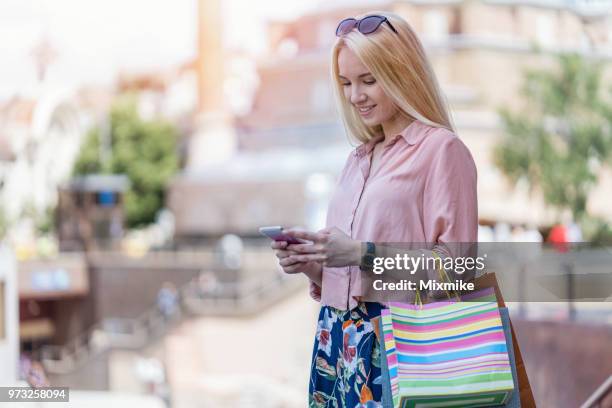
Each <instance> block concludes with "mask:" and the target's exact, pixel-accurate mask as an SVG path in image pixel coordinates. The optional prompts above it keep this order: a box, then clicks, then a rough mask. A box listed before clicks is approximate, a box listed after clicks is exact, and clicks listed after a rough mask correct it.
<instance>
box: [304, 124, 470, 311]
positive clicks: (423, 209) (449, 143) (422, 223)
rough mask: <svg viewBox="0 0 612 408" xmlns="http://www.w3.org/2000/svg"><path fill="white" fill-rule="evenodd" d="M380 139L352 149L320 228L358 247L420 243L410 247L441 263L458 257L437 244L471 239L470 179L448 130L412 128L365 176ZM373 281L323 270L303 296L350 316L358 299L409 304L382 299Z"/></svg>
mask: <svg viewBox="0 0 612 408" xmlns="http://www.w3.org/2000/svg"><path fill="white" fill-rule="evenodd" d="M382 139H383V136H382V135H381V136H379V137H378V138H375V139H373V140H371V141H369V142H368V143H365V144H362V145H360V146H359V147H357V148H356V149H355V150H354V151H353V152H352V153H351V154H350V156H349V157H348V159H347V161H346V164H345V166H344V169H343V170H342V172H341V174H340V177H339V179H338V184H337V186H336V191H335V192H334V195H333V197H332V199H331V201H330V204H329V209H328V213H327V226H328V227H331V226H335V227H337V228H339V229H340V230H342V231H344V232H345V233H346V234H347V235H349V236H351V237H352V238H353V239H358V240H360V241H372V242H377V243H413V245H414V243H422V245H418V244H417V246H416V247H419V248H423V249H425V248H429V249H430V250H433V251H435V252H436V254H438V255H439V256H441V257H442V258H444V257H445V256H461V255H464V256H465V254H462V253H460V252H461V251H463V250H459V249H457V248H458V247H453V249H449V246H448V245H443V244H444V243H458V242H463V243H466V242H471V243H474V242H476V240H477V231H478V204H477V194H476V177H477V175H476V166H475V164H474V159H473V158H472V155H471V154H470V151H469V150H468V148H467V147H466V146H465V144H463V142H462V141H461V140H460V139H459V138H458V137H457V136H456V135H455V134H454V133H452V132H451V131H449V130H446V129H441V128H435V127H431V126H428V125H426V124H424V123H422V122H420V121H414V122H412V123H411V124H410V125H409V126H408V127H406V128H405V129H404V130H403V131H402V133H401V134H399V135H396V136H395V137H393V138H392V140H390V141H389V142H390V143H389V145H388V146H386V147H385V150H384V151H383V152H382V155H381V158H380V160H379V162H378V163H379V165H378V168H377V169H376V170H375V172H374V173H372V174H370V162H371V158H372V150H373V149H374V145H375V144H376V143H377V142H379V141H382ZM427 243H431V245H432V246H429V247H428V246H427ZM416 247H413V249H416ZM428 253H429V255H430V256H431V255H432V254H431V251H429V252H428ZM437 273H438V271H437V270H425V269H423V270H421V271H418V273H417V274H416V276H417V277H420V278H423V279H427V277H430V278H436V277H437ZM451 275H455V274H453V273H452V272H451ZM472 276H473V274H472ZM456 277H457V276H456V275H455V276H451V279H453V278H456ZM406 278H407V279H410V278H409V276H406ZM375 279H384V275H374V274H372V272H363V271H362V270H361V269H360V268H359V266H347V267H340V268H336V267H334V268H332V267H324V268H323V271H322V283H321V286H319V285H317V284H316V283H314V281H312V280H311V281H310V294H311V296H312V297H313V298H314V299H315V300H317V301H320V302H321V304H323V305H329V306H333V307H335V308H338V309H342V310H347V309H353V308H354V307H356V306H357V302H358V301H360V300H361V301H374V302H381V303H384V302H385V301H388V300H403V301H412V300H413V299H414V292H411V291H404V292H401V293H399V294H398V296H396V297H395V298H393V299H389V298H388V295H386V294H385V293H386V292H382V291H377V290H374V288H373V285H372V284H373V282H374V280H375ZM462 279H464V280H469V277H466V276H465V275H464V276H463V277H462Z"/></svg>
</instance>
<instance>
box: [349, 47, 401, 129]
mask: <svg viewBox="0 0 612 408" xmlns="http://www.w3.org/2000/svg"><path fill="white" fill-rule="evenodd" d="M338 73H339V77H340V84H341V85H342V89H343V91H344V97H345V98H346V100H347V101H348V102H349V103H350V104H351V105H352V106H353V107H354V108H355V109H356V110H357V111H358V113H359V115H361V119H362V120H363V122H364V123H365V124H366V125H368V126H376V125H382V126H383V128H385V127H386V126H385V124H388V123H391V122H393V121H394V120H395V119H397V118H398V116H399V113H400V111H399V109H398V108H397V106H395V104H394V103H393V101H392V100H391V98H389V97H388V96H387V95H386V94H385V93H384V92H383V90H382V88H381V87H380V85H379V84H378V82H377V81H376V79H375V78H374V76H373V75H372V74H371V73H370V71H369V70H368V68H367V67H366V66H365V65H363V63H362V62H361V60H360V59H359V58H358V57H357V55H356V54H355V53H354V52H353V51H351V50H350V49H349V48H348V47H342V48H341V49H340V52H339V53H338Z"/></svg>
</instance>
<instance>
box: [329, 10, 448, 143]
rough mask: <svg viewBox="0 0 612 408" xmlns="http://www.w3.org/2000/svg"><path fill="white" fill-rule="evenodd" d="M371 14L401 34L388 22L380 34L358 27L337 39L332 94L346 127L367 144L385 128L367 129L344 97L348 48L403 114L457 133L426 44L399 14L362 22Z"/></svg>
mask: <svg viewBox="0 0 612 408" xmlns="http://www.w3.org/2000/svg"><path fill="white" fill-rule="evenodd" d="M371 14H379V15H382V16H385V17H387V19H388V20H389V21H390V22H391V24H392V25H393V27H394V28H395V29H396V30H397V34H396V33H394V32H393V31H392V30H391V28H390V27H389V25H388V24H387V23H383V24H382V25H381V26H380V27H379V28H378V30H376V32H374V33H371V34H367V35H364V34H361V33H360V32H359V31H358V30H356V29H354V30H352V31H351V32H350V33H348V34H346V35H344V36H342V37H338V38H337V39H336V42H335V43H334V46H333V48H332V64H331V77H332V78H331V79H332V84H333V93H334V97H335V99H336V104H337V106H338V107H339V111H340V115H341V117H342V121H343V123H344V127H345V129H346V130H347V131H348V133H349V134H350V135H351V136H353V137H355V138H356V139H357V140H359V141H361V142H363V143H366V142H368V141H369V140H370V139H372V138H373V137H375V136H377V135H379V134H381V133H382V126H381V125H376V126H368V125H366V124H365V123H364V122H363V121H362V120H361V117H360V116H359V114H358V112H357V109H356V108H355V107H354V106H353V105H352V104H351V103H350V102H348V101H347V100H346V98H345V96H344V92H343V89H342V83H341V81H340V78H339V67H338V54H339V53H340V50H341V49H342V48H343V47H345V46H346V47H348V48H349V49H350V50H351V51H353V52H354V53H355V54H356V55H357V57H358V58H359V59H360V60H361V61H362V62H363V64H364V65H365V66H366V67H367V68H368V69H369V71H370V72H371V73H372V75H373V76H374V78H375V79H376V81H377V82H378V83H379V84H380V86H381V88H382V90H383V91H384V93H385V94H386V95H387V96H388V97H389V98H391V99H392V100H393V102H394V103H395V105H396V106H397V108H398V109H399V110H400V114H402V115H404V116H405V117H406V118H408V119H416V120H419V121H421V122H423V123H425V124H427V125H429V126H433V127H440V128H446V129H448V130H450V131H454V126H453V124H452V121H451V117H450V114H449V112H448V107H447V104H446V101H445V99H444V96H443V94H442V92H441V90H440V86H439V85H438V81H437V79H436V76H435V74H434V71H433V69H432V68H431V65H430V63H429V61H428V59H427V56H426V55H425V51H424V50H423V46H422V45H421V42H420V41H419V39H418V37H417V36H416V34H415V33H414V31H412V28H411V27H410V25H409V24H408V22H407V21H406V20H404V19H403V18H402V17H400V16H398V15H397V14H395V13H390V12H387V11H372V12H369V13H365V14H363V15H361V16H357V17H356V18H357V19H360V18H362V17H364V16H367V15H371Z"/></svg>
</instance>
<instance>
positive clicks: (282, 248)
mask: <svg viewBox="0 0 612 408" xmlns="http://www.w3.org/2000/svg"><path fill="white" fill-rule="evenodd" d="M270 246H271V247H272V249H274V250H275V251H276V257H277V258H278V263H279V265H280V266H281V268H283V271H284V272H285V273H291V274H292V273H304V274H305V275H307V276H309V277H311V278H315V277H316V276H318V275H320V274H321V271H322V265H321V263H319V262H316V261H299V260H296V259H294V258H292V256H293V255H298V253H297V252H295V251H289V250H287V249H286V248H287V242H286V241H272V244H271V245H270ZM315 281H316V279H315Z"/></svg>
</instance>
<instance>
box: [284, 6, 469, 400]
mask: <svg viewBox="0 0 612 408" xmlns="http://www.w3.org/2000/svg"><path fill="white" fill-rule="evenodd" d="M336 35H337V37H338V38H337V40H336V43H335V44H334V46H333V50H332V70H331V74H332V81H333V84H334V90H335V96H336V100H337V104H338V106H339V108H340V112H341V116H342V119H343V122H344V124H345V127H346V129H347V130H348V133H350V135H351V136H352V137H354V138H356V139H357V140H358V141H360V142H361V145H360V146H358V147H357V148H356V149H355V151H354V152H352V153H351V154H350V155H349V157H348V159H347V161H346V164H345V167H344V169H343V170H342V173H341V175H340V177H339V180H338V185H337V188H336V191H335V193H334V195H333V197H332V200H331V202H330V205H329V211H328V215H327V227H326V228H325V229H323V230H321V231H318V232H316V233H315V232H306V231H297V230H287V232H288V233H289V234H290V235H292V236H294V237H296V238H302V239H306V240H310V241H312V244H300V245H295V244H294V245H287V243H286V242H276V243H273V244H272V248H274V249H275V250H276V255H277V257H278V258H279V260H280V261H279V263H280V265H281V266H282V267H283V269H284V271H285V272H286V273H304V274H305V275H306V276H308V278H309V279H310V285H311V295H312V297H313V298H314V299H316V300H318V301H320V303H321V311H320V314H319V325H318V329H317V336H316V339H315V344H314V351H313V356H312V365H311V367H312V371H311V376H310V401H309V402H310V406H311V407H351V408H353V407H376V406H381V405H380V404H381V393H382V390H381V381H380V375H381V372H380V356H381V352H380V348H379V345H378V341H377V340H376V334H375V332H376V331H377V326H376V324H373V322H371V319H372V318H374V317H376V316H379V315H380V310H381V308H382V307H384V304H385V302H386V301H388V300H391V299H395V300H405V301H410V300H411V299H413V296H414V294H413V293H410V292H400V293H399V294H395V293H394V294H389V293H385V292H380V291H377V290H375V289H374V288H373V285H372V283H373V281H374V279H380V278H381V277H380V276H377V275H373V274H372V270H371V260H372V258H373V257H374V256H386V255H389V254H391V252H390V250H391V249H390V248H391V247H392V246H391V245H385V244H383V243H391V242H393V243H405V244H408V245H409V249H411V250H410V251H408V252H409V253H410V255H412V256H419V254H423V253H428V254H429V255H430V256H431V255H435V256H440V257H445V256H458V255H462V254H465V253H464V252H465V251H462V250H461V248H459V249H457V248H458V247H456V248H454V249H449V247H450V246H451V245H450V244H452V243H459V242H467V243H469V242H475V241H476V238H477V237H476V233H477V225H478V221H477V219H478V215H477V198H476V167H475V165H474V161H473V159H472V156H471V154H470V152H469V151H468V149H467V148H466V146H465V145H464V144H463V142H461V140H460V139H459V138H458V137H457V136H456V135H455V134H454V131H453V126H452V124H451V120H450V117H449V113H448V110H447V107H446V105H445V102H444V99H443V97H442V95H441V92H440V90H439V87H438V84H437V81H436V78H435V76H434V73H433V71H432V69H431V67H430V64H429V62H428V60H427V58H426V56H425V52H424V51H423V48H422V46H421V44H420V42H419V40H418V38H417V37H416V35H415V34H414V32H413V31H412V29H411V28H410V26H409V25H408V23H407V22H406V21H405V20H403V19H402V18H401V17H399V16H398V15H396V14H393V13H388V12H375V13H368V14H366V15H362V16H359V17H357V18H356V19H353V18H351V19H345V20H343V21H341V22H340V24H339V25H338V28H337V31H336ZM436 272H437V271H432V270H427V269H424V268H422V269H420V270H419V271H418V273H415V274H414V275H409V276H404V278H407V279H412V280H416V279H427V278H428V277H434V276H436V275H435V273H436ZM451 275H453V273H452V272H451ZM454 278H456V276H454ZM468 278H469V277H468Z"/></svg>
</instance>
